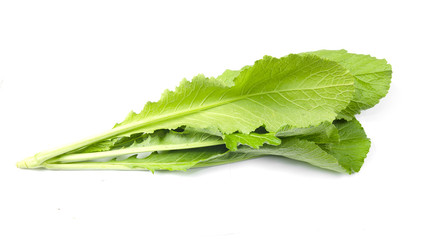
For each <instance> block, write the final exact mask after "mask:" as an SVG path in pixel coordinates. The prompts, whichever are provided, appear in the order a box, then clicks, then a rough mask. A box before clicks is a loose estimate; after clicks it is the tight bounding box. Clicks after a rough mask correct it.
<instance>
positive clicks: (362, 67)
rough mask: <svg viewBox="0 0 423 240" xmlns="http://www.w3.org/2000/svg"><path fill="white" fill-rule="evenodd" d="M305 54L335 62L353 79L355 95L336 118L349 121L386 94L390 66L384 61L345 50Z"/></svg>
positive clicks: (390, 70)
mask: <svg viewBox="0 0 423 240" xmlns="http://www.w3.org/2000/svg"><path fill="white" fill-rule="evenodd" d="M307 54H313V55H317V56H319V57H323V58H326V59H329V60H332V61H335V62H337V63H339V64H340V65H342V66H343V67H345V68H346V69H348V70H349V71H350V72H351V73H352V74H353V75H354V77H355V84H354V85H355V93H354V98H353V100H352V101H351V103H350V104H349V105H348V106H347V107H346V108H345V109H344V110H343V111H342V112H340V113H339V115H338V118H340V119H341V118H343V119H346V120H351V119H352V118H354V115H356V114H359V113H360V112H361V111H362V110H365V109H369V108H371V107H373V106H375V105H376V104H377V103H378V102H379V100H380V99H381V98H383V97H385V95H386V94H387V93H388V90H389V86H390V83H391V77H392V68H391V65H390V64H388V63H387V62H386V60H385V59H377V58H375V57H371V56H370V55H362V54H353V53H348V52H347V51H345V50H338V51H332V50H320V51H315V52H309V53H307Z"/></svg>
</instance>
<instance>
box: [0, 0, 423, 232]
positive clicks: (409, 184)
mask: <svg viewBox="0 0 423 240" xmlns="http://www.w3.org/2000/svg"><path fill="white" fill-rule="evenodd" d="M152 2H154V3H152ZM418 2H419V1H404V0H403V1H392V2H391V1H309V2H306V1H257V2H250V1H239V2H232V1H210V2H201V1H143V2H141V1H86V0H84V1H27V2H25V1H0V83H1V85H0V149H1V150H0V239H162V238H163V239H165V238H166V239H422V238H423V233H422V231H423V230H422V229H421V227H422V226H423V197H422V183H423V181H422V180H423V177H422V176H423V175H422V173H421V170H422V167H423V157H422V154H421V149H422V140H421V136H422V133H423V132H422V125H421V116H419V115H420V114H421V111H422V110H421V104H422V100H421V99H422V97H421V96H422V91H423V90H422V88H423V83H422V82H423V79H422V73H421V72H422V63H423V60H422V55H423V51H422V49H423V48H422V43H423V37H422V28H421V23H422V22H423V17H422V13H421V9H422V8H421V7H420V6H419V5H418ZM342 48H345V49H347V50H349V51H350V52H354V53H364V54H371V55H373V56H376V57H378V58H386V59H387V60H388V61H389V63H391V64H392V66H393V70H394V75H393V79H392V85H391V90H390V92H389V94H388V96H387V97H386V98H384V99H383V100H382V101H381V103H380V104H379V105H377V106H376V107H375V108H373V109H371V110H368V111H366V112H364V113H362V114H361V115H360V116H358V118H359V120H360V121H361V122H362V124H363V126H364V128H365V130H366V131H367V134H368V136H369V137H370V138H371V139H372V147H371V151H370V153H369V155H368V157H367V159H366V162H365V164H364V166H363V168H362V170H361V171H360V173H358V174H354V175H351V176H349V175H340V174H335V173H331V172H328V171H324V170H321V169H318V168H315V167H311V166H309V165H306V164H302V163H297V162H294V161H291V160H287V159H281V158H270V157H269V158H260V159H255V160H250V161H245V162H240V163H236V164H230V165H225V166H218V167H213V168H207V169H201V170H193V171H188V172H185V173H184V172H182V173H179V172H158V173H156V174H154V175H153V174H151V173H149V172H143V171H139V172H125V171H43V170H21V169H17V168H16V167H15V163H16V162H17V161H18V160H21V159H23V158H24V157H27V156H31V155H33V154H35V153H36V152H38V151H41V150H44V149H48V148H51V147H54V146H58V145H61V144H65V143H69V142H72V141H75V140H78V139H80V138H83V137H86V136H89V135H92V134H95V133H99V132H102V131H104V130H107V129H109V128H111V127H112V126H113V125H114V123H116V122H119V121H121V120H122V119H123V118H124V117H125V116H126V114H127V113H128V112H129V111H130V110H135V111H139V110H141V109H142V107H143V105H144V103H145V102H146V101H148V100H157V99H158V98H159V97H160V94H161V92H162V91H163V90H164V89H165V88H170V89H173V88H174V87H175V86H176V85H178V83H179V81H180V80H181V79H182V78H184V77H187V78H188V79H190V78H192V77H193V76H194V75H196V74H198V73H204V74H206V76H217V75H219V74H220V73H222V72H223V70H225V69H227V68H230V69H239V68H240V67H242V66H244V65H247V64H252V63H253V62H254V61H255V60H257V59H260V58H261V57H262V56H263V55H272V56H274V57H281V56H284V55H286V54H289V53H298V52H304V51H312V50H318V49H342ZM419 228H420V229H419Z"/></svg>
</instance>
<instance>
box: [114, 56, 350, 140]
mask: <svg viewBox="0 0 423 240" xmlns="http://www.w3.org/2000/svg"><path fill="white" fill-rule="evenodd" d="M234 83H235V85H234V86H233V87H231V88H229V87H227V86H224V85H223V84H222V83H221V82H220V81H217V80H212V79H207V78H205V77H204V76H202V75H199V76H197V77H195V78H194V79H193V80H192V82H188V81H186V80H184V81H183V82H182V83H181V85H180V86H179V87H178V88H177V89H176V90H175V92H171V91H166V92H165V93H164V94H163V96H162V98H161V100H160V101H158V102H156V103H151V102H150V103H148V104H147V105H146V106H145V108H144V110H143V111H141V113H139V114H135V113H130V114H129V115H128V117H127V118H126V119H125V121H123V122H122V123H121V124H118V125H117V126H116V127H117V128H127V129H128V130H129V129H132V130H134V129H135V131H133V132H130V133H134V132H146V133H149V132H152V131H154V130H157V129H174V128H177V127H180V126H182V125H186V126H189V127H193V128H206V129H208V128H211V129H216V130H219V131H220V132H222V133H223V134H231V133H234V132H236V131H239V132H241V133H245V134H248V133H250V132H252V131H254V130H255V129H256V128H258V127H260V126H263V125H264V126H265V127H266V129H267V130H268V131H269V132H275V131H276V130H278V129H279V128H280V127H281V126H285V125H291V126H294V127H308V126H310V125H318V124H320V123H321V122H324V121H330V122H331V121H332V120H334V119H335V117H336V115H337V113H338V112H339V111H341V110H342V109H344V108H345V107H346V106H347V104H348V103H349V101H350V100H351V99H352V95H353V91H354V86H353V84H354V79H353V77H352V76H351V75H350V74H349V73H348V71H347V70H345V69H344V68H343V67H341V66H340V65H338V64H337V63H335V62H332V61H327V60H323V59H321V58H319V57H315V56H310V55H309V56H299V55H289V56H287V57H284V58H280V59H277V58H272V57H265V58H264V59H262V60H259V61H257V62H256V63H255V64H254V66H252V67H249V68H247V69H245V70H243V71H242V72H241V73H240V74H239V75H238V77H236V78H235V80H234ZM126 134H128V132H127V133H126Z"/></svg>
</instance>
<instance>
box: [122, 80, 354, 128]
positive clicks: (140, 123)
mask: <svg viewBox="0 0 423 240" xmlns="http://www.w3.org/2000/svg"><path fill="white" fill-rule="evenodd" d="M353 84H354V83H353V82H352V83H351V84H338V85H330V86H324V87H315V88H303V89H287V90H274V91H267V92H260V93H255V94H247V95H242V96H240V97H236V98H232V99H229V100H226V101H218V102H217V103H215V104H210V105H207V106H201V107H197V108H194V109H190V110H186V111H180V112H179V113H176V114H175V112H173V113H170V114H165V115H159V116H158V117H152V118H147V119H145V120H144V121H135V122H133V123H128V124H126V125H122V126H119V127H117V128H114V130H117V131H118V130H120V131H118V132H120V133H125V132H129V131H132V130H135V129H138V128H141V127H145V126H148V125H150V124H154V123H158V122H163V121H166V120H169V119H174V118H177V117H180V116H184V115H189V114H191V113H194V112H197V111H203V110H207V109H211V108H214V107H218V106H222V105H226V104H229V103H232V102H236V101H239V100H243V99H248V98H250V97H254V96H259V95H268V94H271V93H283V92H291V91H308V90H318V89H325V88H334V87H342V86H352V85H353ZM139 114H141V113H139ZM121 129H124V130H121ZM125 130H126V131H125Z"/></svg>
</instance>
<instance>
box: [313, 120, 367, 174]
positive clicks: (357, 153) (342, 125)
mask: <svg viewBox="0 0 423 240" xmlns="http://www.w3.org/2000/svg"><path fill="white" fill-rule="evenodd" d="M334 125H335V126H336V128H337V129H338V132H339V136H340V141H339V143H337V144H335V143H332V144H328V145H326V146H321V147H322V148H323V149H324V150H325V151H326V152H328V153H329V154H331V155H332V156H334V157H336V158H337V159H338V160H339V163H340V164H341V165H342V166H343V167H344V168H345V169H347V171H348V172H349V173H352V172H358V171H360V168H361V166H362V165H363V163H364V159H365V158H366V155H367V153H368V152H369V149H370V139H368V138H367V136H366V133H365V132H364V129H363V128H362V126H361V124H360V122H358V121H357V120H356V119H353V120H351V121H345V120H339V121H335V122H334Z"/></svg>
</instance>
